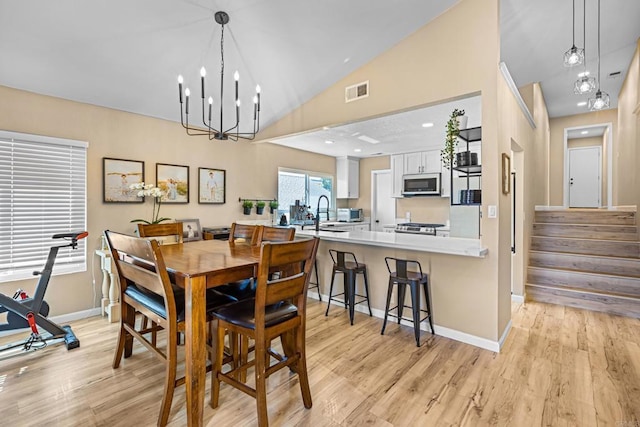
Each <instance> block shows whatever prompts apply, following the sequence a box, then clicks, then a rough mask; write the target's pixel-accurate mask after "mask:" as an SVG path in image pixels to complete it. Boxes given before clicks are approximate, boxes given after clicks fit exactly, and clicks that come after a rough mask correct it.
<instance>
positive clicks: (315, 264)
mask: <svg viewBox="0 0 640 427" xmlns="http://www.w3.org/2000/svg"><path fill="white" fill-rule="evenodd" d="M313 271H314V272H315V276H316V281H315V282H312V281H309V285H310V286H309V289H313V288H317V289H318V299H319V300H320V302H322V295H320V280H319V279H318V260H315V261H314V262H313Z"/></svg>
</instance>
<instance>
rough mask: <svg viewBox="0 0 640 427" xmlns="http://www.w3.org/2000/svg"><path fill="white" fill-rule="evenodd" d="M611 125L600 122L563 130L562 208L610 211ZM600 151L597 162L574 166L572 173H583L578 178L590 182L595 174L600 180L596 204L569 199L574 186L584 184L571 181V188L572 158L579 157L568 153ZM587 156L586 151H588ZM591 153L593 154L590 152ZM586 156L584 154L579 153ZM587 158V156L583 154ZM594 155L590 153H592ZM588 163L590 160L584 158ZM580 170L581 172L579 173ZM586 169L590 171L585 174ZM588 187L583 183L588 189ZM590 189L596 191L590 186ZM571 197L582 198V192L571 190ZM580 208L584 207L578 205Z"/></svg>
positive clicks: (611, 197) (611, 169) (611, 187)
mask: <svg viewBox="0 0 640 427" xmlns="http://www.w3.org/2000/svg"><path fill="white" fill-rule="evenodd" d="M613 144H614V141H613V124H612V123H600V124H593V125H583V126H574V127H569V128H565V129H564V182H563V198H562V199H563V202H562V204H563V206H564V207H565V208H569V207H603V206H606V207H609V208H611V207H612V205H613ZM587 147H590V148H593V147H599V148H600V159H599V163H598V164H597V165H596V164H595V163H594V162H591V164H590V165H589V166H587V165H578V168H577V169H576V167H575V165H574V168H573V172H574V173H575V172H576V170H577V171H578V173H580V174H581V176H582V174H586V176H584V177H582V178H581V179H584V178H587V179H589V178H588V176H590V177H591V178H590V179H593V177H594V176H595V175H596V174H597V175H598V176H599V177H600V178H599V184H593V182H595V181H593V180H592V181H590V182H592V185H599V187H598V188H599V191H598V194H599V201H598V202H597V204H594V202H593V200H590V201H586V202H585V201H582V200H577V201H576V200H574V201H572V200H570V198H571V197H570V195H571V193H572V190H571V187H572V186H576V185H579V184H580V185H581V184H584V183H585V181H582V182H581V183H578V182H577V181H576V179H575V178H574V179H573V185H572V180H571V178H572V177H571V174H572V172H571V164H570V163H571V156H572V155H575V154H578V153H574V154H571V152H570V150H573V149H577V148H587ZM587 153H589V152H587ZM591 153H593V152H591ZM579 154H585V153H579ZM586 155H587V156H589V154H586ZM592 155H593V154H592ZM587 160H589V158H588V159H587ZM580 169H582V170H580ZM586 169H589V170H588V171H587V170H586ZM587 185H589V184H585V186H587ZM591 190H595V189H594V188H593V187H592V188H591ZM573 193H574V196H575V194H577V195H578V196H579V197H582V193H583V191H582V190H580V188H577V191H573ZM579 205H583V206H579Z"/></svg>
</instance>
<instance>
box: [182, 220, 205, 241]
mask: <svg viewBox="0 0 640 427" xmlns="http://www.w3.org/2000/svg"><path fill="white" fill-rule="evenodd" d="M176 222H181V223H182V239H183V241H185V242H193V241H194V240H202V228H200V220H199V219H197V218H196V219H176Z"/></svg>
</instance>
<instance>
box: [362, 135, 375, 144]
mask: <svg viewBox="0 0 640 427" xmlns="http://www.w3.org/2000/svg"><path fill="white" fill-rule="evenodd" d="M358 139H359V140H360V141H364V142H368V143H369V144H378V143H379V142H380V141H378V140H377V139H373V138H371V137H370V136H367V135H360V136H359V137H358Z"/></svg>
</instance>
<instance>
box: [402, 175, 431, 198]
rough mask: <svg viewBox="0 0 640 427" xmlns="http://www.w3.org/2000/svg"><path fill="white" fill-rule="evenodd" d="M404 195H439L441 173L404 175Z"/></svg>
mask: <svg viewBox="0 0 640 427" xmlns="http://www.w3.org/2000/svg"><path fill="white" fill-rule="evenodd" d="M402 195H403V196H405V197H412V196H439V195H440V173H421V174H415V175H403V176H402Z"/></svg>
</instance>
